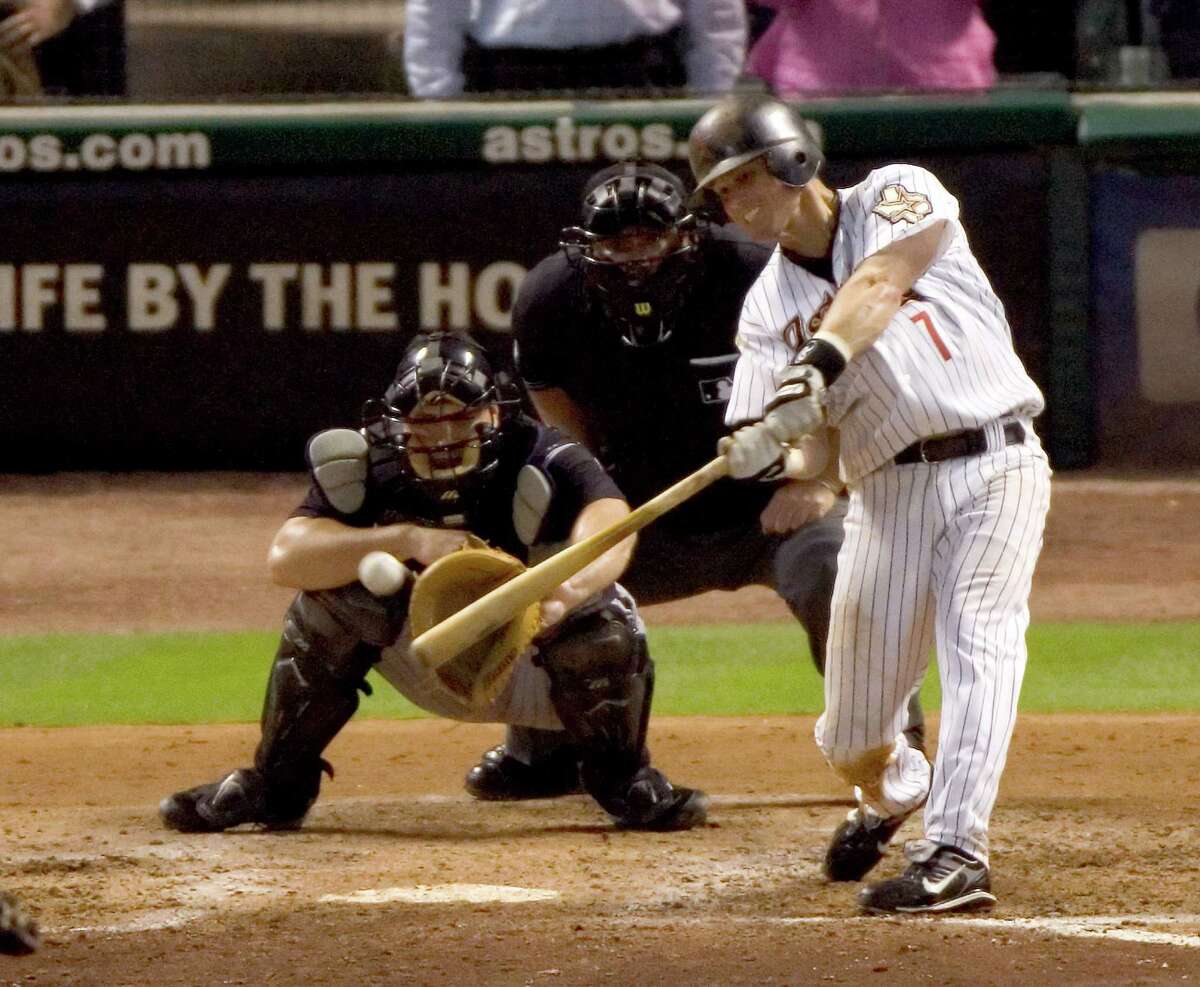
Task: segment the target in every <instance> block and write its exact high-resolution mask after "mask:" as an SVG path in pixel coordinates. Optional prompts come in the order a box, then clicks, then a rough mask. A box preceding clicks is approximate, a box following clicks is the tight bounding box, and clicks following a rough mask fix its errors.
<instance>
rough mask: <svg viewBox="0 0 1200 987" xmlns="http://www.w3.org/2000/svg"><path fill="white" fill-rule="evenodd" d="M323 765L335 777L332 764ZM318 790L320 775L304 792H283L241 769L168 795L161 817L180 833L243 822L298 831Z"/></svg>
mask: <svg viewBox="0 0 1200 987" xmlns="http://www.w3.org/2000/svg"><path fill="white" fill-rule="evenodd" d="M321 763H322V767H323V768H324V769H325V770H327V771H328V772H329V774H330V776H332V774H333V771H332V769H331V768H330V767H329V765H328V764H327V763H326V762H324V761H323V762H321ZM319 789H320V774H318V775H317V780H316V784H315V785H313V786H310V787H308V788H306V790H304V791H299V790H291V791H287V792H280V791H272V790H269V789H268V786H267V783H266V780H265V779H264V778H263V776H262V774H261V773H260V772H258V771H256V770H255V769H254V768H238V769H237V770H236V771H231V772H230V773H229V774H227V775H226V776H225V777H224V778H222V779H221V780H220V781H216V782H212V783H211V784H208V785H198V786H197V787H196V788H189V789H186V790H185V791H182V792H176V793H175V794H174V795H168V796H167V797H166V798H165V799H163V800H162V802H160V803H159V806H158V814H159V816H160V817H161V818H162V821H163V822H164V823H165V824H166V826H167V827H168V828H170V829H176V830H178V831H179V832H181V833H219V832H221V831H222V830H226V829H231V828H233V827H234V826H240V825H242V824H243V823H255V824H257V825H260V826H264V827H265V828H267V829H298V828H299V827H300V824H301V823H302V822H303V821H304V817H305V815H306V814H307V813H308V810H309V809H310V808H311V807H312V804H313V803H314V802H315V801H316V800H317V793H318V791H319Z"/></svg>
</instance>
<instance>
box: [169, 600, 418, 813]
mask: <svg viewBox="0 0 1200 987" xmlns="http://www.w3.org/2000/svg"><path fill="white" fill-rule="evenodd" d="M360 590H361V587H358V586H357V584H355V586H352V587H343V588H342V589H340V590H332V591H323V592H319V593H300V594H298V595H297V596H296V598H295V600H293V602H292V605H291V607H290V608H289V609H288V612H287V615H286V617H285V618H284V626H283V635H282V637H281V638H280V641H279V650H278V651H277V652H276V655H275V661H274V664H273V665H272V667H271V675H270V678H269V679H268V681H267V695H266V700H265V701H264V703H263V712H262V721H261V726H262V739H261V740H260V741H259V744H258V749H257V750H256V751H255V755H254V767H253V768H240V769H238V770H236V771H233V772H230V773H229V774H228V775H226V776H225V777H224V778H222V779H220V780H219V781H217V782H213V783H211V784H208V785H200V786H198V787H196V788H190V789H187V790H185V791H182V792H177V793H175V794H174V795H171V796H168V797H167V798H166V799H164V800H163V802H162V803H161V804H160V806H159V815H160V816H161V817H162V819H163V822H164V823H166V825H167V826H169V827H170V828H172V829H177V830H180V831H182V832H216V831H219V830H223V829H229V828H230V827H232V826H237V825H240V824H242V823H258V824H261V825H264V826H267V827H269V828H272V829H290V828H295V827H296V826H299V825H300V823H301V822H302V821H303V819H304V816H305V814H306V813H307V812H308V810H309V808H310V807H311V806H312V804H313V803H314V802H315V801H316V799H317V795H318V794H319V793H320V789H321V773H322V771H326V772H328V773H329V775H330V776H331V777H332V775H333V769H332V768H331V767H330V766H329V764H328V763H327V762H326V761H324V760H323V759H322V757H321V754H322V752H323V751H324V750H325V748H326V747H327V746H328V745H329V743H330V742H331V741H332V740H333V738H334V737H336V736H337V734H338V732H339V731H340V730H341V729H342V727H344V726H345V725H346V723H347V722H348V721H349V720H350V718H351V717H352V716H353V715H354V713H355V711H356V710H357V709H358V691H359V690H360V689H361V690H362V691H364V692H368V691H369V686H368V685H367V682H366V678H365V677H366V674H367V672H368V670H369V669H370V667H371V666H372V665H373V664H374V663H375V662H377V661H378V660H379V657H380V650H381V645H382V644H383V643H386V642H387V640H388V638H389V637H390V636H394V635H393V634H392V630H391V628H392V624H393V620H392V617H391V616H390V615H389V614H388V613H386V612H385V610H384V608H385V606H386V605H385V604H383V603H375V602H374V599H375V598H373V597H372V598H370V599H369V600H368V599H366V597H367V596H369V594H367V593H366V591H365V590H362V591H361V592H360Z"/></svg>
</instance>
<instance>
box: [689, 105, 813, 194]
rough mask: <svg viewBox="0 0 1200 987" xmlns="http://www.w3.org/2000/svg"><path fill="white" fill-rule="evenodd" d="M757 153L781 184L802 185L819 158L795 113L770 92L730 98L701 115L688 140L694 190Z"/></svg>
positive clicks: (811, 176) (806, 131)
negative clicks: (765, 94) (766, 94)
mask: <svg viewBox="0 0 1200 987" xmlns="http://www.w3.org/2000/svg"><path fill="white" fill-rule="evenodd" d="M757 157H764V158H765V159H766V165H767V171H769V172H770V173H771V174H772V175H774V176H775V177H776V178H778V179H779V180H780V181H781V182H783V183H784V184H785V185H793V186H797V187H799V186H801V185H807V184H808V183H809V181H811V180H812V178H813V177H814V176H815V175H816V173H817V171H818V169H820V167H821V165H822V163H823V162H824V157H823V156H822V154H821V149H820V147H818V146H817V142H816V140H815V139H814V138H813V135H812V133H811V131H810V130H809V127H808V124H807V123H806V122H805V120H804V118H803V117H802V116H801V115H800V113H799V111H798V110H796V109H795V108H793V107H791V106H789V105H788V104H787V103H781V102H780V101H779V100H777V99H772V98H771V97H769V96H761V95H749V96H730V97H727V98H726V99H723V100H721V102H719V103H717V105H716V106H714V107H713V108H712V109H710V110H709V111H708V112H707V113H705V114H704V116H702V117H701V118H700V119H699V120H698V121H697V122H696V125H695V126H694V127H693V128H692V133H691V136H690V137H689V138H688V159H689V161H690V162H691V165H692V174H693V175H694V176H695V178H696V190H697V191H698V192H700V191H703V190H704V189H707V188H708V187H709V186H711V185H712V183H713V182H715V181H716V180H717V179H718V178H720V177H721V176H722V175H726V174H728V173H729V172H731V171H733V170H734V169H735V168H739V167H741V166H742V165H744V164H745V163H746V162H747V161H753V160H754V159H755V158H757Z"/></svg>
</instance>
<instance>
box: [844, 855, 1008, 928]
mask: <svg viewBox="0 0 1200 987" xmlns="http://www.w3.org/2000/svg"><path fill="white" fill-rule="evenodd" d="M904 855H905V856H906V857H908V859H909V865H908V867H907V868H906V869H905V871H904V873H903V874H901V875H900V876H899V877H892V878H889V879H888V880H886V881H878V882H876V883H875V884H869V885H867V887H865V888H863V889H862V891H860V892H859V894H858V905H859V908H861V909H862V910H863V911H864V912H869V913H871V914H883V915H886V914H893V913H905V914H907V913H915V912H967V911H978V910H980V909H984V908H991V907H992V905H994V904H995V903H996V896H995V895H994V894H992V880H991V876H990V874H989V873H988V868H987V865H986V864H984V863H982V862H981V861H979V860H976V859H975V858H974V857H972V856H971V855H970V854H969V853H966V852H964V851H962V850H959V849H957V848H955V847H952V846H939V845H938V844H937V843H931V842H930V841H929V840H913V841H912V842H910V843H909V844H908V845H907V846H906V847H905V848H904Z"/></svg>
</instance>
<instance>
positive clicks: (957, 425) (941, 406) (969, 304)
mask: <svg viewBox="0 0 1200 987" xmlns="http://www.w3.org/2000/svg"><path fill="white" fill-rule="evenodd" d="M838 199H839V202H840V208H841V213H840V217H839V221H838V228H837V232H836V234H835V236H834V241H833V248H832V261H833V275H834V279H835V281H836V283H837V284H839V285H840V284H842V283H843V282H844V281H845V280H846V279H847V278H849V276H850V275H851V274H852V273H853V271H854V269H855V268H857V267H858V265H859V264H861V263H862V261H863V260H864V259H866V258H867V257H869V256H870V255H871V254H873V253H875V252H876V251H877V250H879V249H881V248H883V247H885V246H887V245H888V244H889V243H892V242H894V241H896V240H899V239H901V238H903V237H907V236H911V235H912V234H913V233H916V232H919V231H921V230H924V229H925V228H927V227H928V226H929V225H930V224H931V223H933V222H935V221H937V220H940V219H944V220H946V221H947V226H946V231H945V234H944V236H943V238H942V242H941V246H940V250H939V254H938V256H937V258H936V259H935V260H934V262H933V264H932V265H931V266H930V267H929V269H928V270H927V271H926V272H925V273H924V274H923V275H922V276H921V277H920V278H918V279H917V282H916V284H915V285H914V286H913V290H912V293H911V294H912V297H911V299H910V300H908V301H906V302H905V304H904V306H903V307H902V308H901V311H900V313H899V314H897V316H896V317H895V318H893V320H892V322H891V324H890V325H889V326H888V328H887V329H886V330H885V331H884V333H883V334H882V335H881V336H880V338H879V339H878V340H877V341H876V342H875V344H874V346H872V347H871V349H869V350H868V351H867V352H866V353H863V354H861V355H860V356H859V357H858V358H856V359H855V360H853V361H851V363H850V365H849V366H848V367H847V368H846V371H845V372H844V373H843V374H842V376H841V377H840V378H839V379H838V380H837V382H836V383H835V384H834V385H833V386H832V387H831V388H830V389H829V392H828V396H827V404H826V410H827V412H828V416H829V422H830V424H831V425H834V426H836V427H837V428H838V430H839V432H840V433H841V442H842V446H841V448H842V461H841V466H842V472H843V479H845V480H846V481H847V482H850V481H852V480H855V479H857V478H858V477H861V476H863V475H864V474H866V473H869V472H870V471H871V470H873V469H877V468H878V467H879V466H880V465H882V464H883V463H885V462H887V461H888V460H890V459H891V458H892V457H893V456H895V455H896V453H898V452H899V451H900V450H901V449H904V448H905V447H907V446H909V445H912V443H914V442H916V441H918V440H920V439H923V438H928V437H929V436H934V435H944V434H946V433H949V432H957V431H961V430H963V429H974V428H980V427H982V426H983V425H985V424H987V423H988V422H990V421H994V420H995V419H997V418H999V417H1002V416H1007V415H1012V416H1016V417H1033V416H1036V415H1037V414H1039V413H1040V412H1041V411H1042V408H1043V407H1044V402H1043V399H1042V395H1041V392H1040V391H1039V390H1038V388H1037V385H1035V384H1034V383H1033V381H1032V380H1030V379H1029V376H1028V375H1027V374H1026V373H1025V369H1024V367H1022V366H1021V362H1020V360H1019V359H1018V358H1017V355H1016V353H1015V352H1014V351H1013V345H1012V333H1011V331H1010V329H1009V326H1008V322H1007V320H1006V319H1005V316H1004V307H1003V305H1001V303H1000V300H999V299H998V298H997V297H996V295H995V293H994V292H993V291H992V287H991V285H990V283H989V282H988V279H987V276H986V275H985V274H984V273H983V271H982V270H981V269H980V267H979V264H978V262H977V261H976V260H975V258H974V256H973V255H972V254H971V251H970V247H969V246H968V244H967V237H966V233H965V231H964V230H963V228H962V224H961V223H960V222H959V219H958V202H957V200H956V199H955V198H954V196H952V195H951V194H950V193H949V192H947V191H946V189H945V188H944V187H943V186H942V185H941V183H940V182H939V181H938V180H937V179H936V178H935V177H934V176H933V175H931V174H930V173H929V172H928V171H925V170H924V169H922V168H918V167H915V166H912V165H889V166H887V167H885V168H880V169H878V170H876V171H873V172H871V174H870V175H868V176H867V178H866V180H865V181H863V182H861V183H860V184H858V185H855V186H854V187H853V188H849V189H841V190H839V191H838ZM834 290H835V286H834V285H833V284H830V283H829V282H828V281H826V280H824V279H823V278H821V277H819V276H817V275H816V274H813V273H812V272H811V271H809V270H808V269H807V268H805V267H802V266H801V265H799V264H796V263H793V262H792V261H790V260H788V258H787V257H786V256H785V255H784V254H783V252H782V251H781V250H780V249H779V248H776V250H775V253H774V254H773V255H772V257H771V259H770V261H769V262H768V264H767V266H766V268H765V269H764V270H763V272H762V274H761V275H760V276H759V279H758V281H757V282H756V283H755V284H754V285H753V286H752V287H751V289H750V292H749V293H748V294H747V296H746V299H745V302H744V304H743V308H742V317H741V322H740V325H739V330H738V346H739V349H740V351H741V359H740V360H739V362H738V366H737V370H736V372H735V374H734V383H733V394H732V397H731V399H730V402H729V408H728V411H727V412H726V421H727V422H728V423H730V424H735V423H737V422H741V421H746V420H749V419H754V418H758V417H761V415H762V413H763V407H764V405H765V404H766V402H767V401H769V400H770V398H771V397H772V396H773V395H774V393H775V390H776V388H777V386H778V383H779V378H780V375H781V373H782V371H783V370H784V369H785V368H786V366H787V364H788V363H789V362H790V361H791V359H792V358H793V357H794V356H795V353H796V351H797V350H798V349H799V347H800V346H801V345H803V343H804V342H805V340H807V339H808V338H809V337H810V336H811V335H812V334H813V333H814V332H815V331H816V330H817V328H819V326H820V319H821V317H822V316H823V314H824V310H825V308H826V307H827V306H828V303H829V301H830V300H831V299H832V297H833V293H834Z"/></svg>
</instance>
